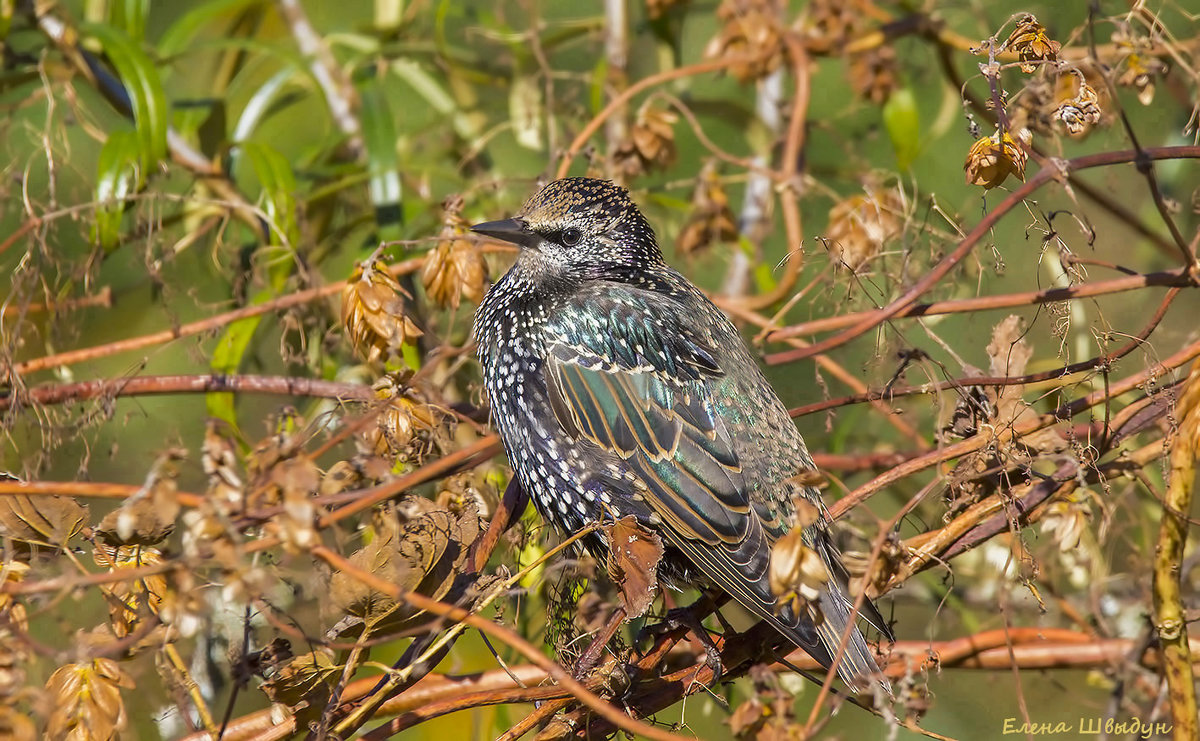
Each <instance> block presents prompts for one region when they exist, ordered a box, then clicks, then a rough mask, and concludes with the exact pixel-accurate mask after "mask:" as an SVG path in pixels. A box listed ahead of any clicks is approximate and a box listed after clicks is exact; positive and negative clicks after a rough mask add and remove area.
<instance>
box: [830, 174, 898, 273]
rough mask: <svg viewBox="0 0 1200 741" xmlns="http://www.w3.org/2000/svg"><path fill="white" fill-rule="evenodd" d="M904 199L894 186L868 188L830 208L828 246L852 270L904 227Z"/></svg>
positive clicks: (869, 257) (878, 250)
mask: <svg viewBox="0 0 1200 741" xmlns="http://www.w3.org/2000/svg"><path fill="white" fill-rule="evenodd" d="M903 214H904V203H903V200H902V199H901V198H900V194H899V193H897V192H896V190H895V189H886V190H885V189H868V190H867V192H866V193H864V194H859V195H853V196H850V197H849V198H846V199H845V200H843V201H839V202H838V203H836V204H834V206H833V208H831V209H829V226H828V227H827V228H826V230H825V246H826V248H827V249H828V250H829V252H830V254H831V255H832V257H833V259H834V260H836V261H837V262H838V263H839V264H841V265H845V266H846V267H848V268H850V269H851V270H855V271H857V270H858V268H859V267H860V266H862V265H863V264H864V263H865V262H867V261H868V260H870V259H871V258H872V257H874V256H875V255H877V254H879V253H880V252H881V251H882V250H883V248H884V245H886V244H887V243H888V241H889V240H891V239H894V238H895V237H896V235H898V234H899V233H900V231H901V230H902V229H903V225H904V222H903V220H902V217H903Z"/></svg>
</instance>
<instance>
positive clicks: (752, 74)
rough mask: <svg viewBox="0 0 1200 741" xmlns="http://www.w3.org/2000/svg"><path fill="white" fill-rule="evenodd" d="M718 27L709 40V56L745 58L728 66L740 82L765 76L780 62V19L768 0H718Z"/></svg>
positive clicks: (705, 53) (707, 53)
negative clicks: (719, 1) (719, 3)
mask: <svg viewBox="0 0 1200 741" xmlns="http://www.w3.org/2000/svg"><path fill="white" fill-rule="evenodd" d="M717 18H718V19H719V20H720V21H721V30H720V31H719V32H718V33H717V35H716V37H714V38H713V39H712V41H710V42H709V43H708V47H707V48H706V49H705V50H704V56H705V57H708V58H711V59H721V58H732V57H738V58H742V57H746V58H747V59H746V61H739V62H737V63H736V64H733V65H731V66H730V67H729V73H730V74H731V75H733V76H734V77H736V78H738V79H739V80H741V81H742V82H750V81H751V80H757V79H759V78H761V77H766V76H767V75H768V74H770V73H771V72H772V71H774V70H775V69H777V68H778V67H779V65H780V64H782V63H783V46H784V45H783V39H782V37H781V36H780V34H781V28H780V22H781V21H780V18H779V14H778V11H777V10H776V8H775V4H774V3H773V2H771V0H721V5H720V7H718V8H717Z"/></svg>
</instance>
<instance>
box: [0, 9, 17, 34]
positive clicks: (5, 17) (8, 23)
mask: <svg viewBox="0 0 1200 741" xmlns="http://www.w3.org/2000/svg"><path fill="white" fill-rule="evenodd" d="M15 4H16V0H0V41H4V40H5V39H7V38H8V30H9V29H10V28H12V19H13V6H14V5H15Z"/></svg>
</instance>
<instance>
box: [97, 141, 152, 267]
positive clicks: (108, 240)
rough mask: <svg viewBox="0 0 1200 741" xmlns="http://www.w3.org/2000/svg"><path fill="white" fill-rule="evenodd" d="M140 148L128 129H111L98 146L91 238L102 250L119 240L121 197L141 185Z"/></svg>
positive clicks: (123, 206) (122, 211)
mask: <svg viewBox="0 0 1200 741" xmlns="http://www.w3.org/2000/svg"><path fill="white" fill-rule="evenodd" d="M139 161H140V152H139V150H138V139H137V135H136V134H135V133H134V132H132V131H114V132H112V133H111V134H109V135H108V141H106V142H105V143H104V147H103V148H102V149H101V150H100V158H99V163H98V164H97V166H96V174H97V177H96V203H97V206H96V221H95V223H94V224H93V227H92V239H93V241H95V242H96V243H97V244H99V245H100V246H101V247H103V248H104V250H105V252H111V251H112V250H113V248H115V247H116V246H117V245H118V244H119V243H120V237H121V216H122V215H123V214H124V213H125V199H126V198H128V197H129V195H130V194H131V193H133V192H134V191H135V190H137V189H138V188H140V187H141V185H142V179H141V170H140V169H139Z"/></svg>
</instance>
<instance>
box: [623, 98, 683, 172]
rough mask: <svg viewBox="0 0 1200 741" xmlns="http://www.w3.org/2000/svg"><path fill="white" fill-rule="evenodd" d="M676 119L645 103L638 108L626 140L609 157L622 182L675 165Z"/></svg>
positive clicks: (649, 102)
mask: <svg viewBox="0 0 1200 741" xmlns="http://www.w3.org/2000/svg"><path fill="white" fill-rule="evenodd" d="M678 120H679V116H678V115H676V114H675V113H673V112H672V111H668V110H666V109H664V108H659V107H658V106H656V105H654V103H653V100H648V101H646V102H645V103H643V104H642V106H641V107H640V108H638V112H637V117H636V118H634V121H633V126H632V127H630V129H629V137H628V138H627V139H625V141H623V142H621V143H620V144H618V145H617V148H616V149H615V150H614V151H613V153H612V159H613V166H614V167H615V168H616V171H617V172H618V173H619V174H620V175H621V177H623V178H625V179H627V180H628V179H632V178H635V177H637V176H638V175H642V174H644V173H647V172H650V171H651V170H665V169H666V168H668V167H670V166H671V165H672V164H673V163H674V162H675V122H676V121H678Z"/></svg>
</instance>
